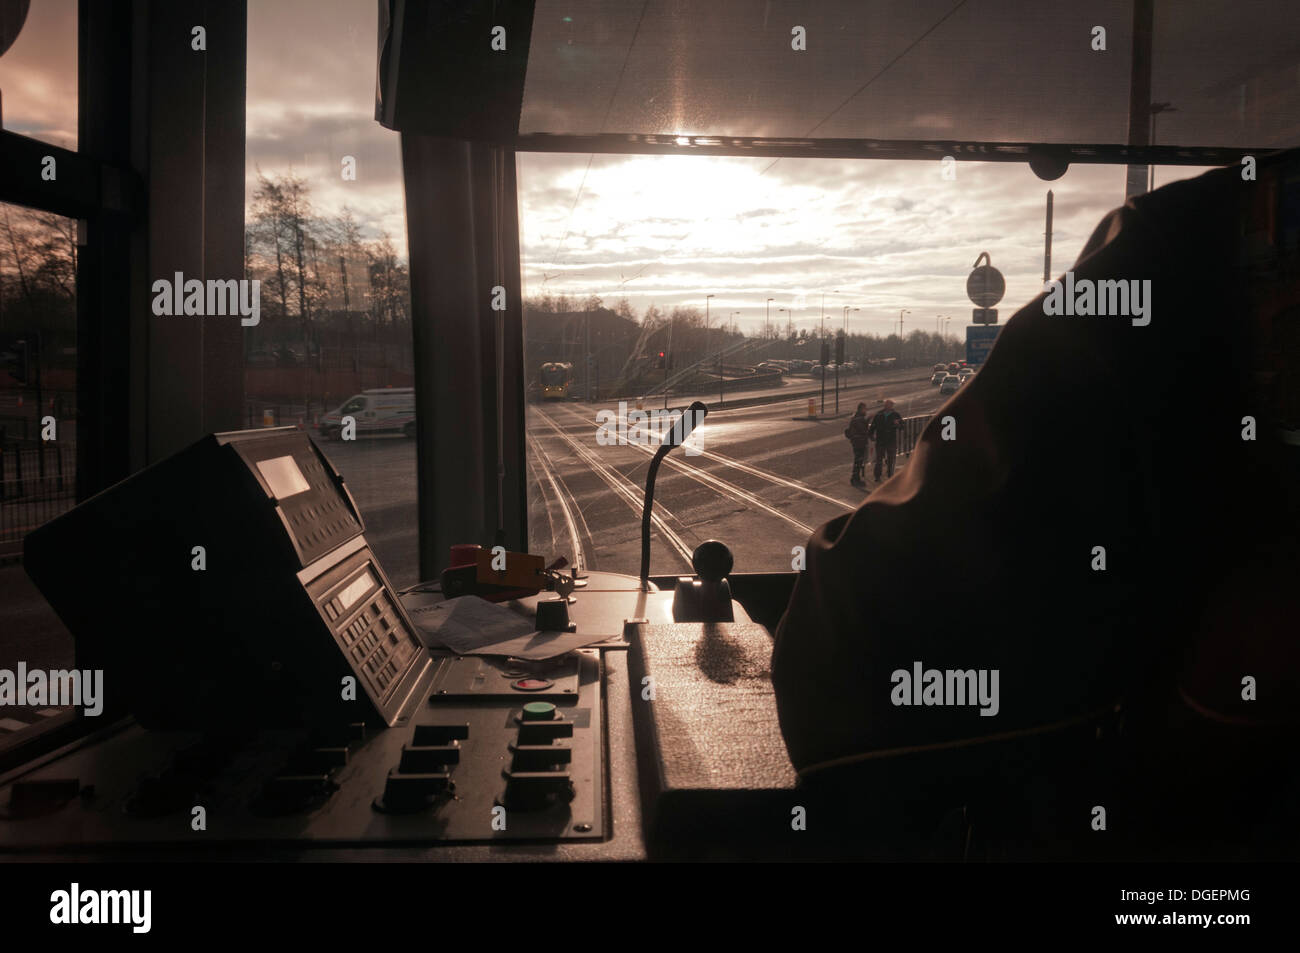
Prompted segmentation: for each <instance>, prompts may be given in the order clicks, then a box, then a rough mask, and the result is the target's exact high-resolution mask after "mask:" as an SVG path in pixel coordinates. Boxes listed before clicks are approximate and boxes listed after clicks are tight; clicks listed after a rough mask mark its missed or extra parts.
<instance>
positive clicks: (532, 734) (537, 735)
mask: <svg viewBox="0 0 1300 953" xmlns="http://www.w3.org/2000/svg"><path fill="white" fill-rule="evenodd" d="M572 737H573V722H571V721H569V720H568V719H565V718H557V719H555V720H554V721H524V720H523V719H522V718H521V719H519V743H520V744H521V745H547V744H550V743H551V742H552V741H554V740H555V739H556V738H572Z"/></svg>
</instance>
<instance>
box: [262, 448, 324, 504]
mask: <svg viewBox="0 0 1300 953" xmlns="http://www.w3.org/2000/svg"><path fill="white" fill-rule="evenodd" d="M257 472H258V473H260V474H262V479H264V480H265V481H266V485H267V486H269V487H270V488H271V495H272V496H274V497H275V498H276V499H277V500H283V499H284V498H285V497H289V496H296V495H297V494H299V493H302V492H303V491H304V490H310V489H311V486H310V485H309V484H308V483H307V479H306V477H304V476H303V475H302V471H301V470H299V469H298V464H296V463H294V462H293V457H287V456H286V457H274V458H272V459H270V460H258V461H257Z"/></svg>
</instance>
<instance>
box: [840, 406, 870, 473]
mask: <svg viewBox="0 0 1300 953" xmlns="http://www.w3.org/2000/svg"><path fill="white" fill-rule="evenodd" d="M868 430H869V424H868V423H867V405H866V404H858V409H857V412H856V413H854V415H853V416H852V417H850V418H849V425H848V426H847V427H845V428H844V436H846V437H848V438H849V444H850V445H851V446H852V447H853V477H852V478H851V479H850V480H849V482H850V483H851V484H853V485H854V486H863V487H865V486H866V485H867V481H866V480H865V479H864V477H865V471H866V467H867V446H868V444H869V443H870V442H871V437H870V434H869V432H868Z"/></svg>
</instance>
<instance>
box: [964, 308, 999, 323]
mask: <svg viewBox="0 0 1300 953" xmlns="http://www.w3.org/2000/svg"><path fill="white" fill-rule="evenodd" d="M970 319H971V321H973V322H974V323H975V324H997V323H998V309H997V308H972V309H971V313H970Z"/></svg>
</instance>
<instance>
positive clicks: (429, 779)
mask: <svg viewBox="0 0 1300 953" xmlns="http://www.w3.org/2000/svg"><path fill="white" fill-rule="evenodd" d="M451 787H452V782H451V775H449V774H447V773H446V772H445V771H430V772H426V773H424V774H402V773H401V772H399V771H396V770H394V771H390V772H388V781H387V782H386V783H385V784H384V794H383V797H381V798H379V799H377V800H376V801H375V805H374V806H375V809H376V810H379V811H383V812H385V813H390V814H407V813H412V812H415V811H422V810H424V809H426V808H428V807H430V806H432V804H433V802H434V801H435V800H436V799H437V798H438V797H439V795H441V794H442V793H443V792H445V791H448V790H450V789H451Z"/></svg>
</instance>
